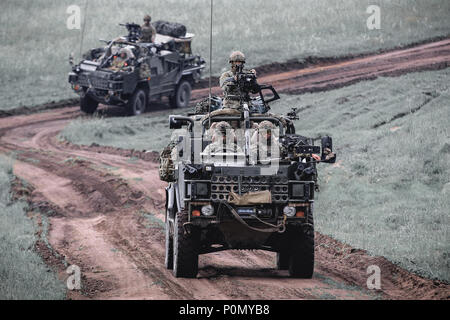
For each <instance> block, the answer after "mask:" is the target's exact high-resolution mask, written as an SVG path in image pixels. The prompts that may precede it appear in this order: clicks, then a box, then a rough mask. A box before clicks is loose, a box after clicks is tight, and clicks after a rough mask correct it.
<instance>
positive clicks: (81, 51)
mask: <svg viewBox="0 0 450 320" xmlns="http://www.w3.org/2000/svg"><path fill="white" fill-rule="evenodd" d="M88 4H89V0H86V5H85V6H84V12H85V14H84V21H83V30H81V41H80V59H82V54H83V39H84V30H85V29H86V20H87V13H88V11H87V9H88Z"/></svg>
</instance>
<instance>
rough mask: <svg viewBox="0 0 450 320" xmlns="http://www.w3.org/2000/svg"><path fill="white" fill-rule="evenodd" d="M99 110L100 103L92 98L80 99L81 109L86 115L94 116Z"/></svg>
mask: <svg viewBox="0 0 450 320" xmlns="http://www.w3.org/2000/svg"><path fill="white" fill-rule="evenodd" d="M97 108H98V102H97V101H95V100H94V99H93V98H91V97H90V96H89V95H85V96H84V97H82V98H80V109H81V111H83V112H84V113H87V114H93V113H94V112H95V111H96V110H97Z"/></svg>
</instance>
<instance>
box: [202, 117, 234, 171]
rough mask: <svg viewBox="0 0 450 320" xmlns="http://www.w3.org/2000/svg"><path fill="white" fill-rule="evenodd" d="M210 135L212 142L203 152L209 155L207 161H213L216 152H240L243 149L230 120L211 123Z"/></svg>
mask: <svg viewBox="0 0 450 320" xmlns="http://www.w3.org/2000/svg"><path fill="white" fill-rule="evenodd" d="M210 135H211V136H212V139H211V140H212V143H211V144H209V145H208V146H207V147H206V148H205V150H204V151H203V153H205V154H206V155H207V159H208V160H207V162H212V161H213V160H211V159H214V157H213V156H212V155H213V154H215V153H228V152H229V153H236V152H237V153H239V152H242V149H241V148H240V147H239V146H238V145H237V144H236V142H235V139H236V136H235V134H234V130H233V128H232V127H231V125H230V124H229V123H228V122H225V121H222V122H219V123H217V124H216V123H214V124H212V125H211V129H210Z"/></svg>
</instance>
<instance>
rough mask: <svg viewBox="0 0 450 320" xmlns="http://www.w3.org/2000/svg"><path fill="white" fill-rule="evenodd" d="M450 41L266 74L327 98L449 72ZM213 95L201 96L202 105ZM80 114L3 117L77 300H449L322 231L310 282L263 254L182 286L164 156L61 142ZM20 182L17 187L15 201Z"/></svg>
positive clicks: (436, 286) (213, 261) (206, 269)
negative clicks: (171, 239) (382, 80)
mask: <svg viewBox="0 0 450 320" xmlns="http://www.w3.org/2000/svg"><path fill="white" fill-rule="evenodd" d="M449 62H450V40H445V41H441V42H438V43H432V44H428V45H423V46H419V47H417V48H411V49H407V50H399V51H396V52H391V53H387V54H383V55H380V56H376V57H366V58H360V59H355V60H354V61H347V62H341V63H338V64H335V65H332V64H330V65H321V66H317V67H311V68H308V69H303V70H296V71H289V72H287V73H281V74H277V75H274V74H272V75H269V76H267V77H264V78H263V79H262V81H261V82H271V83H273V84H274V86H275V87H276V88H277V89H281V90H280V91H281V92H287V91H288V92H303V91H305V90H306V91H308V90H315V89H313V88H317V89H320V90H323V89H327V88H334V87H337V86H341V85H345V84H348V83H352V82H353V81H359V80H361V79H370V78H373V77H376V76H378V75H381V74H389V73H391V74H397V73H403V72H407V71H408V70H409V71H411V70H417V69H425V68H428V69H429V68H431V69H433V68H442V67H446V66H448V65H449ZM204 95H205V91H202V90H197V91H196V92H195V93H194V97H197V98H199V97H201V96H204ZM79 116H80V112H79V111H78V108H77V107H72V108H64V109H56V110H52V111H49V112H43V113H38V114H32V115H27V116H26V115H23V116H14V117H8V118H4V119H0V152H1V153H5V154H8V155H10V156H14V157H15V158H16V159H17V161H16V162H15V165H14V172H15V174H16V175H17V176H18V177H20V178H21V179H23V180H25V181H26V182H28V184H29V185H30V186H29V187H28V189H29V190H28V191H27V192H25V194H27V195H28V200H29V201H30V203H32V206H31V207H33V208H38V209H39V210H36V209H34V214H39V211H40V212H47V213H50V217H49V225H50V228H49V230H48V234H47V238H48V242H49V244H50V248H49V247H48V246H47V245H45V244H43V242H42V241H40V242H38V245H37V246H36V249H37V250H38V251H39V252H40V254H41V255H42V257H43V258H44V259H45V261H46V262H47V263H48V264H49V265H52V266H53V267H54V268H55V269H56V270H58V271H59V272H60V274H61V277H63V276H64V275H65V273H64V271H65V268H66V267H65V264H64V262H65V263H66V264H68V265H73V264H75V265H78V266H79V267H81V271H82V285H83V288H82V290H81V292H69V294H68V295H69V296H68V297H69V298H72V299H85V298H93V299H333V298H337V299H374V298H382V299H399V298H401V299H448V298H449V296H448V292H449V289H450V288H449V286H448V285H446V284H443V283H440V282H436V281H431V280H426V279H422V278H420V277H418V276H416V275H413V274H410V273H408V272H406V271H405V270H402V269H400V268H398V267H396V266H394V265H393V264H391V263H390V262H388V261H387V260H385V259H384V258H382V257H371V256H368V255H367V254H366V253H365V252H363V251H361V250H355V249H353V248H351V247H349V246H346V245H343V244H341V243H338V242H336V241H334V240H333V239H330V238H329V237H327V236H324V235H321V234H317V233H316V265H315V274H314V277H313V278H312V279H309V280H301V279H291V278H289V277H288V274H287V272H285V271H278V270H276V268H275V256H274V254H272V253H268V252H263V251H228V252H220V253H215V254H209V255H204V256H201V257H200V271H199V275H198V278H197V279H176V278H174V277H173V276H172V274H171V272H169V271H167V270H166V269H165V268H164V231H163V221H164V187H165V184H164V183H162V182H160V180H159V177H158V170H157V167H158V166H157V163H156V161H155V159H156V158H157V155H156V154H153V153H147V154H145V153H139V152H131V151H126V150H114V149H112V148H104V147H78V146H73V145H70V144H68V143H66V142H63V141H60V140H59V139H58V133H59V132H60V130H61V129H62V128H64V126H66V125H67V124H68V122H69V121H70V120H72V119H74V118H77V117H79ZM23 189H24V186H21V185H20V184H19V183H18V184H17V185H15V190H16V193H20V192H21V193H23V192H24V191H23ZM370 265H378V266H380V268H381V274H382V280H381V290H376V291H369V290H367V286H366V281H367V278H368V275H367V268H368V266H370Z"/></svg>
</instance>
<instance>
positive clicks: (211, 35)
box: [208, 0, 214, 128]
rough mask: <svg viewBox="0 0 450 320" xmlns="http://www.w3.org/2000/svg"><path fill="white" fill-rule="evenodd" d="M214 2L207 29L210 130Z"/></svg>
mask: <svg viewBox="0 0 450 320" xmlns="http://www.w3.org/2000/svg"><path fill="white" fill-rule="evenodd" d="M213 4H214V0H211V25H210V28H209V31H210V34H209V109H208V118H209V128H211V103H212V83H211V81H212V55H213V40H212V37H213V12H214V7H213Z"/></svg>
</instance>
